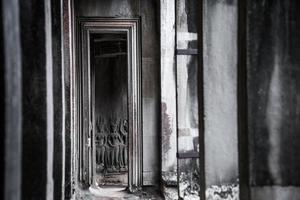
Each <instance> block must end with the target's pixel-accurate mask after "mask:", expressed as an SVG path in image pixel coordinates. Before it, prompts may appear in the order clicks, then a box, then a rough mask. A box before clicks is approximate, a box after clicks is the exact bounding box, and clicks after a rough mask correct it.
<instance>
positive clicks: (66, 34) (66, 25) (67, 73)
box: [61, 0, 75, 199]
mask: <svg viewBox="0 0 300 200" xmlns="http://www.w3.org/2000/svg"><path fill="white" fill-rule="evenodd" d="M72 4H73V1H72V0H62V5H61V6H62V8H61V9H62V10H61V12H62V13H61V23H62V52H63V55H62V66H63V67H62V69H61V70H62V102H63V104H62V112H63V113H62V123H63V126H62V153H63V155H62V159H63V162H62V167H63V174H62V190H63V194H62V196H64V198H65V199H70V198H71V195H72V188H73V187H74V185H73V184H74V183H73V181H72V180H73V178H72V175H74V169H73V168H72V165H73V164H74V163H72V161H73V160H72V159H73V154H72V153H73V152H72V145H74V137H73V136H74V135H72V134H73V132H71V130H72V128H71V126H72V117H73V115H72V112H73V111H72V110H71V108H72V106H71V104H72V105H75V104H73V103H74V102H73V101H72V99H71V96H72V94H73V91H71V88H72V87H71V84H72V80H71V78H72V75H71V74H72V73H73V68H72V67H73V54H72V51H73V49H72V48H73V45H74V44H73V35H72V28H73V11H72V8H73V5H72ZM73 122H74V121H73ZM72 140H73V142H72Z"/></svg>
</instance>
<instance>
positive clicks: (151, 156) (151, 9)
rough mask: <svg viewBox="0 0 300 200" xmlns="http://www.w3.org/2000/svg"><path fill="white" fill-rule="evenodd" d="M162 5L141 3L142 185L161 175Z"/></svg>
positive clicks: (153, 181) (152, 181)
mask: <svg viewBox="0 0 300 200" xmlns="http://www.w3.org/2000/svg"><path fill="white" fill-rule="evenodd" d="M158 13H159V1H157V0H148V1H140V15H141V39H142V78H143V79H142V87H143V88H142V96H143V152H144V154H143V184H144V185H156V184H157V183H158V182H159V175H160V166H159V165H160V149H159V148H157V147H158V146H159V145H160V141H159V138H160V109H159V108H160V99H159V97H160V76H159V74H160V62H159V61H160V55H159V14H158Z"/></svg>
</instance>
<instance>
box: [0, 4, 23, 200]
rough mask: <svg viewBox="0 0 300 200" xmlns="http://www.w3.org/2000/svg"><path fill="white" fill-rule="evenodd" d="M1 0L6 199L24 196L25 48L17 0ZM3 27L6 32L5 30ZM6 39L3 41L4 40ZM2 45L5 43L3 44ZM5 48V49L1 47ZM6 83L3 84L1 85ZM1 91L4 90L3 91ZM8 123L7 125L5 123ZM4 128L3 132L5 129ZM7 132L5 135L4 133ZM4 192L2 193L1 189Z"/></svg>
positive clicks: (18, 199) (10, 199)
mask: <svg viewBox="0 0 300 200" xmlns="http://www.w3.org/2000/svg"><path fill="white" fill-rule="evenodd" d="M0 3H1V11H0V12H1V15H2V18H1V20H2V21H1V47H0V48H1V65H2V66H1V71H3V72H5V74H4V73H1V76H2V75H3V77H1V82H2V80H3V82H2V83H1V86H3V87H1V89H5V95H4V97H5V99H4V98H3V96H2V99H3V101H4V102H3V104H4V105H3V104H2V102H1V107H2V105H3V108H5V115H4V117H5V120H4V121H1V122H3V123H2V124H1V126H3V130H2V127H1V135H2V136H1V137H5V141H4V140H2V142H3V143H2V142H1V143H2V144H3V146H2V147H1V148H3V150H4V153H5V154H4V155H3V158H4V160H3V163H5V165H4V170H2V171H3V172H5V173H3V175H4V176H2V177H4V178H3V180H4V181H3V182H4V184H5V187H4V195H3V196H2V198H3V199H5V200H13V199H16V200H21V199H22V193H21V187H22V160H21V158H22V107H23V105H22V50H21V39H20V36H21V30H20V29H21V22H20V9H19V1H18V0H12V1H11V0H3V1H1V2H0ZM2 31H3V32H2ZM2 41H3V43H2ZM2 45H3V46H2ZM2 48H3V49H2ZM2 84H3V85H2ZM1 93H2V92H1ZM3 93H4V90H3ZM4 126H5V127H4ZM2 131H3V132H2ZM4 134H5V135H4ZM1 194H2V193H1Z"/></svg>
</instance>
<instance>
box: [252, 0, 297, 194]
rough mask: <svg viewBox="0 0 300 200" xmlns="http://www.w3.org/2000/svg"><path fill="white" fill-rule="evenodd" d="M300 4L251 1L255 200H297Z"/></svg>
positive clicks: (277, 0)
mask: <svg viewBox="0 0 300 200" xmlns="http://www.w3.org/2000/svg"><path fill="white" fill-rule="evenodd" d="M299 9H300V3H299V1H296V0H288V1H280V0H276V1H264V2H261V1H256V0H254V1H248V13H247V14H248V15H247V20H248V24H247V29H248V38H247V50H248V54H247V55H248V57H247V69H248V74H247V80H248V82H247V86H248V88H247V90H248V135H249V166H250V167H249V168H250V187H251V195H252V199H255V200H261V199H264V200H268V199H272V200H273V199H275V200H277V199H278V200H279V199H298V198H299V191H300V189H299V184H300V171H299V167H300V153H299V146H300V135H299V131H300V123H299V120H300V70H299V64H300V58H299V54H300V50H299V49H300V39H299V31H300V19H299V16H298V11H299Z"/></svg>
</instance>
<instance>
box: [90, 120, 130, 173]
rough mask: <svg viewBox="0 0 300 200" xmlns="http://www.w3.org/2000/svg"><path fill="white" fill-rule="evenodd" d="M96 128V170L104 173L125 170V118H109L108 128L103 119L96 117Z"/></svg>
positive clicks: (126, 130) (126, 134) (126, 124)
mask: <svg viewBox="0 0 300 200" xmlns="http://www.w3.org/2000/svg"><path fill="white" fill-rule="evenodd" d="M96 128H97V131H96V164H97V171H100V172H104V173H119V172H125V171H127V140H128V138H127V137H128V122H127V120H126V119H123V120H117V119H114V118H111V119H110V120H109V128H108V127H107V124H106V123H105V120H104V119H103V118H101V117H98V119H97V121H96Z"/></svg>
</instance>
